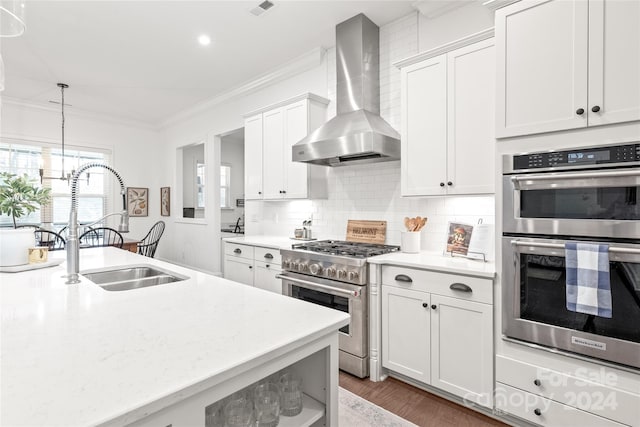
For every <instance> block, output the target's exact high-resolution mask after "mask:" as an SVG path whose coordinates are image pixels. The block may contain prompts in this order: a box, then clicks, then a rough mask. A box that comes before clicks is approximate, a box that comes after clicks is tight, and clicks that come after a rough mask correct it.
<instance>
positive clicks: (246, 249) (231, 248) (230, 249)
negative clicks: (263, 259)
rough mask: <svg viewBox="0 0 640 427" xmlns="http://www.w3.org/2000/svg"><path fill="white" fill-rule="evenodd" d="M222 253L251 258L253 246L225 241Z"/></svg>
mask: <svg viewBox="0 0 640 427" xmlns="http://www.w3.org/2000/svg"><path fill="white" fill-rule="evenodd" d="M224 253H225V255H227V256H231V257H238V258H246V259H250V260H253V246H247V245H239V244H237V243H230V242H225V244H224Z"/></svg>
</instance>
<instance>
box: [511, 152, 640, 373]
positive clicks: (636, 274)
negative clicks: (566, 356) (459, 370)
mask: <svg viewBox="0 0 640 427" xmlns="http://www.w3.org/2000/svg"><path fill="white" fill-rule="evenodd" d="M503 171H504V173H503V179H502V191H503V193H502V194H503V212H502V215H503V236H502V257H503V259H502V261H503V262H502V265H503V267H502V269H503V278H502V283H503V285H502V287H503V291H502V296H503V306H502V307H503V313H502V317H503V323H502V324H503V334H504V335H505V336H507V337H510V338H514V339H516V340H522V341H526V342H530V343H535V344H540V345H542V346H546V347H549V348H553V349H557V350H561V351H567V352H570V353H576V354H579V355H582V356H587V357H593V358H598V359H602V360H605V361H609V362H613V363H616V364H621V365H627V366H630V367H633V368H638V369H640V143H632V144H625V145H609V146H599V147H588V148H583V149H574V150H564V151H548V152H538V153H526V154H520V155H506V156H504V157H503ZM567 241H582V242H592V243H606V244H608V245H609V264H610V265H609V267H610V272H609V274H610V283H611V299H612V317H611V318H604V317H599V316H594V315H588V314H583V313H577V312H573V311H569V310H567V308H566V287H565V283H566V273H565V268H566V266H565V249H564V245H565V243H566V242H567Z"/></svg>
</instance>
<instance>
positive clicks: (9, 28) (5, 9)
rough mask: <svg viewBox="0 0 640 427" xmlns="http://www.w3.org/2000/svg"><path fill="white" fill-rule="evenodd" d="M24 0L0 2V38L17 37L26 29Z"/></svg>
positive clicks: (3, 0) (4, 0)
mask: <svg viewBox="0 0 640 427" xmlns="http://www.w3.org/2000/svg"><path fill="white" fill-rule="evenodd" d="M25 9H26V1H25V0H2V1H0V37H18V36H21V35H22V34H23V33H24V32H25V30H26V29H27V24H26V21H25V16H26V10H25Z"/></svg>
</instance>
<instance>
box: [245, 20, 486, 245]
mask: <svg viewBox="0 0 640 427" xmlns="http://www.w3.org/2000/svg"><path fill="white" fill-rule="evenodd" d="M416 53H418V13H417V12H416V13H413V14H411V15H409V16H406V17H404V18H401V19H399V20H397V21H394V22H392V23H390V24H388V25H385V26H383V27H382V28H380V113H381V116H382V117H383V118H384V119H385V120H387V121H388V122H389V123H390V124H391V126H393V127H394V128H395V129H397V130H400V119H401V117H400V112H401V108H400V102H401V98H400V70H399V69H397V68H396V67H395V66H393V65H392V64H393V62H395V61H398V60H400V59H404V58H406V57H409V56H411V55H414V54H416ZM335 69H336V50H335V48H330V49H328V50H327V84H328V94H327V96H328V98H329V99H330V100H331V102H330V104H329V106H328V110H327V118H331V117H333V116H335V114H336V105H335V104H336V103H335V99H336V74H335ZM327 183H328V188H329V195H328V198H327V199H326V200H300V201H288V202H258V201H247V204H246V207H245V212H246V218H247V225H246V227H245V229H246V230H247V233H249V234H264V235H289V236H291V235H293V230H294V229H295V228H299V227H301V226H302V221H304V220H306V219H308V218H309V216H310V215H313V226H312V227H313V233H314V235H315V236H316V237H318V238H320V239H344V238H345V235H346V229H347V221H348V220H349V219H370V220H383V221H387V243H388V244H396V245H399V244H400V232H401V231H404V217H405V216H409V217H415V216H418V215H420V216H426V217H427V218H428V222H427V225H426V226H425V228H424V229H423V232H422V236H421V238H422V248H423V249H427V250H433V251H442V250H443V249H444V247H445V241H446V235H447V230H448V227H447V224H448V223H449V222H450V221H458V222H465V223H469V224H476V223H477V222H478V219H480V218H482V220H483V222H484V223H486V224H492V223H494V222H495V213H494V209H495V208H494V197H493V196H474V197H454V196H448V197H428V198H416V197H413V198H403V197H401V196H400V162H384V163H374V164H370V165H354V166H347V167H338V168H331V169H330V170H329V171H328V177H327ZM254 219H255V221H253V220H254Z"/></svg>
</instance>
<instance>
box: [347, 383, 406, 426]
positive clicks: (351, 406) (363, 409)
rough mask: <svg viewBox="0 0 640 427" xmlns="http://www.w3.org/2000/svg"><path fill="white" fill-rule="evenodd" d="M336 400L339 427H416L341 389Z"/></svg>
mask: <svg viewBox="0 0 640 427" xmlns="http://www.w3.org/2000/svg"><path fill="white" fill-rule="evenodd" d="M338 399H339V405H338V407H339V411H338V416H339V420H338V421H339V422H338V425H339V426H340V427H417V426H416V425H415V424H413V423H410V422H409V421H407V420H405V419H403V418H400V417H399V416H397V415H396V414H393V413H391V412H389V411H387V410H386V409H384V408H381V407H379V406H377V405H374V404H373V403H371V402H369V401H368V400H364V399H363V398H361V397H360V396H357V395H355V394H353V393H351V392H350V391H348V390H345V389H343V388H342V387H340V391H339V393H338Z"/></svg>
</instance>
